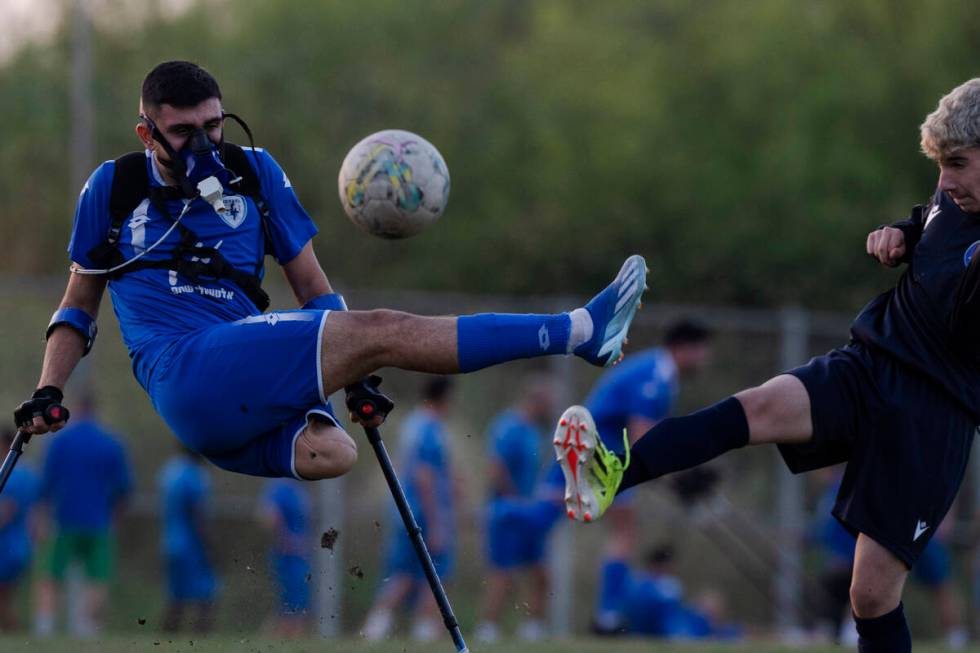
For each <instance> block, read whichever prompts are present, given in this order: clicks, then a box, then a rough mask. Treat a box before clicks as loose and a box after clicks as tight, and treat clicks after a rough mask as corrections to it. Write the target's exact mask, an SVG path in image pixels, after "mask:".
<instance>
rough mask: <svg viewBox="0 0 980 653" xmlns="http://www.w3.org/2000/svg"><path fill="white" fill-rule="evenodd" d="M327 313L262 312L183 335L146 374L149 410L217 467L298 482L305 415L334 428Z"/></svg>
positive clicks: (185, 442) (182, 440)
mask: <svg viewBox="0 0 980 653" xmlns="http://www.w3.org/2000/svg"><path fill="white" fill-rule="evenodd" d="M329 313H330V311H316V310H304V311H280V312H275V313H266V314H263V315H254V316H251V317H247V318H245V319H242V320H238V321H236V322H228V323H222V324H216V325H213V326H209V327H205V328H203V329H200V330H198V331H194V332H192V333H189V334H187V335H185V336H183V337H182V338H180V339H179V340H177V341H176V342H175V343H174V344H173V345H171V347H170V348H169V349H168V350H167V351H165V352H164V353H163V354H162V355H161V357H160V360H159V362H158V363H157V365H156V367H155V368H154V370H153V372H152V374H151V376H150V380H149V384H148V385H149V387H148V391H149V394H150V399H151V400H152V402H153V406H154V407H155V408H156V410H157V412H158V413H160V415H161V417H163V419H164V421H165V422H166V423H167V425H168V426H169V427H170V428H171V429H172V430H173V432H174V433H175V434H176V435H177V437H178V438H179V439H180V441H181V442H183V443H184V444H185V445H186V446H187V447H188V448H190V449H192V450H193V451H196V452H198V453H200V454H202V455H203V456H204V457H205V458H207V459H208V460H210V461H211V462H212V463H214V464H215V465H217V466H218V467H221V468H223V469H227V470H229V471H232V472H237V473H240V474H249V475H252V476H271V477H282V476H289V477H293V478H300V477H299V475H298V474H297V473H296V461H295V460H294V451H295V442H296V438H297V437H298V436H299V434H300V433H301V432H302V430H303V428H304V427H305V426H306V423H307V420H308V418H309V416H310V415H312V414H318V415H320V416H322V417H323V418H324V419H327V420H329V421H331V422H333V423H334V424H337V425H338V426H339V424H338V423H337V421H336V420H335V419H334V417H333V411H332V410H331V409H330V406H329V404H328V402H327V398H326V397H325V396H324V394H323V378H322V367H321V365H320V353H321V347H322V335H321V334H322V332H323V322H324V320H326V318H327V316H328V315H329Z"/></svg>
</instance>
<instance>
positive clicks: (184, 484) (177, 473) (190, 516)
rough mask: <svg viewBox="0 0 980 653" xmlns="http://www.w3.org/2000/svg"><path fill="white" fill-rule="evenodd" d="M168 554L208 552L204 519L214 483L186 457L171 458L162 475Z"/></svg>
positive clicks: (164, 541)
mask: <svg viewBox="0 0 980 653" xmlns="http://www.w3.org/2000/svg"><path fill="white" fill-rule="evenodd" d="M158 480H159V488H160V503H161V506H160V508H161V515H162V516H163V531H162V533H161V542H160V548H161V550H162V551H163V553H164V554H165V555H168V556H177V555H188V554H192V553H195V552H203V551H205V550H206V547H205V542H204V539H203V534H202V533H201V530H200V528H201V525H200V522H201V519H202V517H203V513H204V510H205V508H206V505H207V502H208V499H209V497H210V495H211V480H210V478H209V477H208V474H207V472H206V471H205V469H204V466H203V465H200V464H197V463H195V462H194V461H192V460H190V459H188V458H187V457H186V456H175V457H173V458H171V459H170V460H169V461H167V463H166V464H165V465H164V466H163V469H161V470H160V476H159V479H158Z"/></svg>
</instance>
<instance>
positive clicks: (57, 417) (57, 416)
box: [41, 404, 71, 425]
mask: <svg viewBox="0 0 980 653" xmlns="http://www.w3.org/2000/svg"><path fill="white" fill-rule="evenodd" d="M69 417H71V411H69V410H68V409H67V408H65V407H64V406H62V405H61V404H51V405H50V406H48V407H47V408H45V409H44V413H42V414H41V418H42V419H43V420H44V423H45V424H48V425H51V424H55V423H57V422H67V421H68V418H69Z"/></svg>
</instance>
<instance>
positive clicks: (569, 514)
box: [568, 510, 575, 520]
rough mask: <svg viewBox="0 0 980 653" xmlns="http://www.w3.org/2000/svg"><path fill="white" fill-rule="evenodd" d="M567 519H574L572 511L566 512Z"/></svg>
mask: <svg viewBox="0 0 980 653" xmlns="http://www.w3.org/2000/svg"><path fill="white" fill-rule="evenodd" d="M568 518H569V519H573V520H574V519H575V511H574V510H569V511H568Z"/></svg>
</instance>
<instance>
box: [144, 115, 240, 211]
mask: <svg viewBox="0 0 980 653" xmlns="http://www.w3.org/2000/svg"><path fill="white" fill-rule="evenodd" d="M141 117H142V119H143V120H144V121H145V122H146V124H147V126H148V127H150V129H151V130H152V134H153V139H154V140H155V141H157V142H158V143H160V146H161V147H163V149H164V150H166V152H167V155H168V156H169V161H164V160H163V159H161V158H157V161H158V162H159V163H160V164H161V165H163V166H164V167H166V168H167V169H168V170H170V172H172V173H173V175H174V176H175V177H176V178H177V183H178V184H179V186H180V189H181V191H182V192H183V194H184V196H185V197H187V198H189V199H192V198H195V197H198V195H200V197H201V198H202V199H203V200H204V201H206V202H207V203H208V204H210V205H211V206H212V207H213V208H214V210H215V211H216V212H217V213H223V212H224V211H225V205H224V201H223V200H222V193H223V189H224V187H225V186H227V185H228V184H230V183H232V182H233V181H235V180H233V179H232V175H231V173H230V171H229V170H228V168H226V167H225V164H224V162H223V161H222V160H221V145H222V144H223V143H222V144H219V143H215V142H214V141H212V140H211V139H210V138H209V137H208V133H207V132H206V131H205V130H204V129H201V128H200V127H198V128H197V129H195V130H194V131H193V132H192V133H191V135H190V137H189V138H188V139H187V141H186V142H185V143H184V145H183V147H181V148H180V149H179V150H175V149H174V148H173V146H172V145H171V144H170V143H169V142H168V141H167V139H166V138H164V136H163V134H162V133H161V132H160V130H159V129H158V128H157V126H156V124H155V123H154V122H153V121H152V120H151V119H150V118H149V117H147V116H141Z"/></svg>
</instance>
